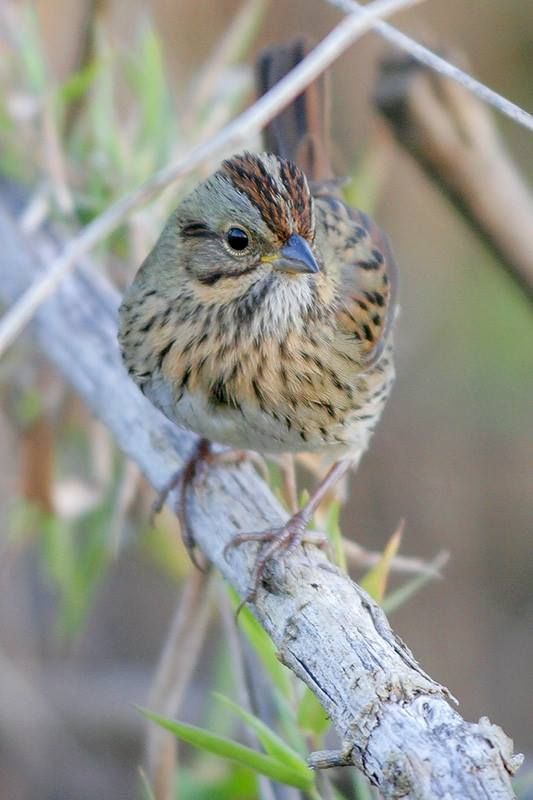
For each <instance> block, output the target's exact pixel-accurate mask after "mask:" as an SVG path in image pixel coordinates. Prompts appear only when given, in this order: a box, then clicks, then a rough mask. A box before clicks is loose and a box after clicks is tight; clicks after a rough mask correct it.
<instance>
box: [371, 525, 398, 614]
mask: <svg viewBox="0 0 533 800" xmlns="http://www.w3.org/2000/svg"><path fill="white" fill-rule="evenodd" d="M403 528H404V524H403V522H401V523H400V525H399V527H398V529H397V530H396V531H395V532H394V533H393V534H392V536H391V537H390V539H389V541H388V542H387V545H386V547H385V549H384V551H383V555H382V557H381V559H380V560H379V562H378V563H377V564H376V566H375V567H373V568H372V569H371V570H370V571H369V572H367V574H366V575H365V577H364V578H363V580H362V581H361V586H362V587H363V589H365V590H366V591H367V592H368V594H369V595H370V596H371V597H373V598H374V600H375V601H376V602H377V603H381V601H382V600H383V597H384V596H385V589H386V587H387V580H388V578H389V573H390V568H391V563H392V560H393V558H394V556H395V555H396V553H397V552H398V548H399V547H400V542H401V540H402V533H403Z"/></svg>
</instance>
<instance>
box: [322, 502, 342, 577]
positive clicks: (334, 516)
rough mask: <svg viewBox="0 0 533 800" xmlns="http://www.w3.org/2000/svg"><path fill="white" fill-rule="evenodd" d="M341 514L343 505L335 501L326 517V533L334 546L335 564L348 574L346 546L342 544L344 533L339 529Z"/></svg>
mask: <svg viewBox="0 0 533 800" xmlns="http://www.w3.org/2000/svg"><path fill="white" fill-rule="evenodd" d="M340 512H341V503H340V501H339V500H333V502H332V503H330V506H329V508H328V514H327V517H326V533H327V534H328V538H329V540H330V542H331V544H332V546H333V553H334V559H335V562H336V563H337V564H338V565H339V567H340V568H341V569H342V571H343V572H347V566H346V556H345V554H344V545H343V543H342V533H341V529H340V527H339V517H340Z"/></svg>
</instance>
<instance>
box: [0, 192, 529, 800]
mask: <svg viewBox="0 0 533 800" xmlns="http://www.w3.org/2000/svg"><path fill="white" fill-rule="evenodd" d="M0 198H1V189H0ZM0 241H2V250H1V254H0V297H2V298H3V300H4V301H5V302H6V303H8V304H10V303H13V302H15V301H16V299H17V298H18V297H19V296H20V295H21V294H22V293H23V292H24V291H25V289H26V288H27V286H28V285H29V284H30V283H31V282H32V281H33V280H34V279H35V278H36V277H37V276H38V275H39V274H40V273H41V272H42V270H43V268H44V265H45V264H49V263H50V262H51V261H53V259H54V258H55V257H56V254H57V251H58V250H59V249H61V244H62V243H60V242H59V241H58V240H57V239H53V238H52V236H51V235H49V234H47V235H44V234H40V235H39V236H38V237H37V238H35V239H34V240H33V242H32V244H31V245H30V243H29V242H28V241H27V240H25V239H24V237H23V236H22V235H21V234H20V232H19V230H18V229H17V226H16V224H15V222H14V220H13V218H12V217H11V216H10V215H9V214H8V213H7V212H6V211H5V210H2V209H1V207H0ZM117 305H118V296H117V293H116V291H114V290H113V289H112V288H111V287H110V286H109V285H108V284H107V283H106V282H105V281H104V280H103V279H102V278H101V277H99V276H98V275H97V273H96V272H95V271H91V270H90V269H88V268H80V269H79V270H78V271H77V272H76V273H74V274H72V275H70V276H68V277H67V278H66V279H65V280H64V281H63V283H62V284H61V286H60V287H59V288H58V290H57V292H56V293H55V294H54V295H53V296H52V297H50V298H49V299H48V300H47V301H46V302H45V303H44V304H43V305H42V306H41V307H40V308H39V310H38V312H37V314H36V315H35V318H34V321H33V330H34V333H35V335H36V340H37V342H38V344H39V346H40V348H41V349H42V351H43V352H44V353H45V354H46V355H47V356H48V357H49V358H50V359H51V360H52V361H53V362H54V364H55V365H56V367H57V368H58V369H59V370H60V372H61V373H62V374H63V375H64V376H65V378H66V379H67V380H68V381H69V382H70V383H71V384H72V386H73V387H74V388H75V389H76V390H77V391H78V392H79V394H80V395H81V397H82V398H83V399H84V400H85V402H86V403H87V405H88V406H89V407H90V408H91V409H92V411H93V412H94V413H95V414H96V415H97V416H98V417H99V418H100V419H101V420H102V421H103V422H104V424H105V425H107V426H108V428H109V429H110V431H111V432H112V433H113V435H114V437H115V439H116V441H117V443H118V445H119V446H120V447H121V448H122V449H123V450H124V451H125V452H126V453H127V454H128V456H129V457H130V458H132V459H134V460H135V461H136V462H137V464H138V465H139V467H140V468H141V470H142V471H143V473H144V474H145V476H146V477H147V479H148V480H149V481H150V483H151V484H152V485H153V486H154V487H155V488H156V489H160V488H161V487H162V486H163V485H164V484H165V481H166V480H167V479H168V477H169V475H170V474H171V473H173V472H174V471H175V470H176V469H177V468H178V467H179V466H180V465H181V464H182V463H183V460H184V458H185V457H186V456H187V455H188V454H189V453H190V451H191V447H192V445H193V441H194V437H193V436H192V435H190V434H188V433H185V432H182V431H180V430H179V429H178V428H176V427H175V426H174V425H172V424H171V423H170V422H169V421H167V420H166V419H165V418H164V417H163V416H162V415H161V414H160V413H159V412H158V411H157V410H156V409H155V408H153V407H152V406H151V405H150V403H149V402H148V401H147V400H146V399H145V398H144V397H143V396H142V394H141V393H140V392H139V391H138V390H137V389H136V387H135V386H134V385H133V383H132V382H131V381H130V380H129V379H128V377H127V376H126V374H125V371H124V370H123V368H122V365H121V362H120V356H119V352H118V347H117V343H116V309H117ZM189 510H190V515H191V519H192V521H193V525H194V530H195V534H196V538H197V542H198V544H199V546H200V548H201V549H202V550H203V552H204V553H205V554H206V555H207V556H208V557H209V559H210V560H211V561H212V562H213V563H214V564H215V566H216V567H217V568H218V569H219V570H220V571H221V572H222V573H223V575H224V577H225V578H226V579H227V580H228V581H229V582H230V583H231V584H232V585H233V586H234V587H235V588H236V589H237V591H238V592H239V593H240V594H241V595H242V594H244V593H245V592H246V591H247V589H248V586H249V584H250V579H251V573H252V567H253V562H254V556H255V547H256V545H255V544H252V543H251V544H249V545H243V546H242V547H238V548H234V549H233V550H231V551H230V553H229V554H228V558H227V559H226V558H225V557H224V552H223V551H224V546H225V544H226V543H227V542H228V541H229V539H230V537H232V536H233V535H234V534H235V533H237V532H239V531H247V530H258V529H262V528H265V527H267V526H272V525H279V524H280V523H282V522H283V521H285V519H286V517H287V515H286V513H285V512H284V511H283V509H282V508H281V507H280V505H279V504H278V503H277V501H276V500H275V498H274V497H273V495H272V493H271V492H270V490H269V489H268V487H267V486H266V484H265V483H264V482H262V481H261V480H260V479H259V477H258V476H257V475H256V474H255V473H254V471H253V469H252V468H251V467H250V466H248V465H241V466H239V467H229V466H214V467H213V468H212V469H211V470H210V471H209V474H208V476H207V478H206V481H205V484H204V485H203V487H201V488H200V489H199V490H198V491H197V492H196V493H195V494H193V495H191V497H190V508H189ZM254 611H255V613H256V615H257V617H258V619H259V620H260V622H261V623H262V624H263V625H264V627H265V629H266V630H267V631H268V633H269V634H270V636H271V637H272V639H273V641H274V643H275V644H276V646H277V648H278V650H279V656H280V659H281V660H282V661H283V662H284V663H285V664H286V665H287V666H288V667H289V668H290V669H292V671H293V672H294V673H295V674H296V675H297V676H298V677H300V678H301V679H302V680H303V681H304V682H305V683H306V684H307V685H308V686H309V687H310V688H311V689H312V691H313V692H314V693H315V694H316V696H317V697H318V698H319V700H320V701H321V702H322V704H323V705H324V708H325V709H326V711H327V713H328V714H329V716H330V718H331V720H332V722H333V724H334V726H335V728H336V730H337V731H338V733H339V735H340V737H341V740H342V752H341V753H340V754H334V755H333V756H332V755H331V754H326V755H324V754H321V756H320V758H321V759H322V760H321V764H322V765H328V764H329V765H331V764H333V763H346V764H354V765H356V766H357V767H359V768H360V769H361V770H362V771H363V772H364V773H365V774H366V775H367V776H368V778H369V779H370V780H371V781H372V783H373V784H375V785H376V786H378V787H379V790H380V792H381V794H382V796H383V797H384V798H398V797H404V798H411V799H412V800H414V798H423V799H424V798H425V799H427V800H429V798H431V799H432V800H435V799H437V800H438V798H457V799H459V798H461V800H469V799H471V800H474V799H476V800H477V799H478V798H479V800H481V798H483V800H486V798H487V797H490V798H492V800H509V798H512V797H513V796H514V795H513V792H512V789H511V785H510V775H511V774H512V773H513V772H514V771H515V770H516V769H517V767H518V765H519V763H520V759H519V758H518V757H516V756H513V755H512V743H511V741H510V740H509V739H508V738H507V737H506V736H505V734H504V733H503V732H502V731H501V730H500V729H499V728H497V727H496V726H494V725H491V724H490V723H489V722H488V720H486V719H482V720H480V722H479V723H476V724H474V723H468V722H465V721H464V720H463V719H462V718H461V717H460V716H459V714H458V713H457V712H456V711H455V710H454V709H452V708H451V706H450V705H449V703H448V697H449V696H448V693H447V691H446V690H445V689H444V688H443V687H441V686H440V685H439V684H438V683H436V682H435V681H434V680H433V679H432V678H430V677H429V676H428V675H426V674H425V672H424V671H423V670H422V669H421V668H420V667H419V666H418V664H417V662H416V660H415V659H414V657H413V656H412V654H411V653H410V651H409V650H408V649H407V647H406V646H405V645H404V644H403V643H402V642H401V641H400V640H399V639H398V637H397V636H396V635H395V634H394V633H393V631H392V630H391V628H390V626H389V624H388V622H387V620H386V618H385V616H384V614H383V612H382V611H381V609H380V608H379V607H378V606H377V605H376V604H375V603H374V602H373V601H372V600H371V599H370V597H369V596H368V595H367V594H366V593H365V592H364V591H363V590H362V589H361V588H360V587H359V586H357V585H356V584H355V583H353V582H352V581H351V580H350V579H349V578H348V577H347V576H346V575H343V574H341V573H340V572H339V571H338V570H337V569H336V568H335V567H334V566H333V565H332V564H331V563H330V562H329V561H328V560H327V558H326V557H325V555H324V554H323V553H322V552H321V551H319V550H317V549H316V548H313V547H308V548H305V549H303V548H302V549H301V550H298V551H297V552H295V553H294V554H292V555H291V556H290V557H289V558H287V559H285V560H284V561H283V562H277V563H276V564H273V565H272V568H271V569H270V570H269V571H268V572H267V574H266V575H265V581H264V585H263V586H262V587H261V588H260V590H259V592H258V596H257V601H256V605H255V608H254ZM452 635H453V634H452ZM312 763H313V762H312Z"/></svg>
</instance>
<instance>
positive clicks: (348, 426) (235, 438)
mask: <svg viewBox="0 0 533 800" xmlns="http://www.w3.org/2000/svg"><path fill="white" fill-rule="evenodd" d="M144 391H145V394H146V396H147V397H148V398H149V399H150V400H151V401H152V403H154V405H156V406H157V407H158V408H160V409H161V411H163V413H164V414H165V415H166V416H167V417H168V418H169V419H171V420H172V421H173V422H175V423H176V424H178V425H179V426H180V427H182V428H186V429H188V430H191V431H193V432H194V433H196V434H197V435H199V436H202V437H203V438H206V439H209V440H210V441H212V442H218V443H219V444H223V445H227V446H229V447H232V448H237V449H244V450H254V451H256V452H259V453H264V454H269V453H272V454H275V453H283V452H294V453H297V452H320V453H322V454H323V455H324V456H325V460H326V461H335V460H337V459H339V458H345V457H351V458H353V459H354V460H357V459H358V458H359V456H360V455H361V454H362V453H363V452H364V451H365V450H366V449H367V447H368V443H369V440H370V437H371V435H372V433H373V429H374V426H375V424H376V422H377V420H378V418H379V416H380V414H381V410H382V409H381V407H380V408H378V407H377V406H376V407H374V404H368V407H363V409H358V411H357V412H356V411H354V412H353V414H351V415H348V416H347V417H346V419H345V420H344V422H343V424H342V425H334V424H333V425H328V427H327V429H324V427H323V426H320V425H318V424H317V425H316V426H313V425H309V424H308V425H306V428H305V433H304V434H303V435H302V430H301V427H299V426H298V425H297V424H290V423H288V422H287V421H286V420H285V419H282V418H280V417H279V416H278V417H277V418H276V416H274V415H272V414H271V413H267V412H265V411H262V410H261V409H260V408H259V407H258V406H257V405H247V404H245V403H242V404H241V407H240V408H239V409H235V408H228V407H227V406H221V407H218V406H214V405H213V404H212V403H210V402H208V400H207V399H206V398H205V395H203V394H201V393H198V392H190V391H188V390H185V391H184V392H183V394H182V396H181V398H180V399H179V400H176V397H175V396H174V394H173V392H172V390H171V389H170V388H169V385H168V383H167V382H166V381H163V380H161V379H157V378H156V379H153V380H152V381H150V382H149V383H148V384H146V385H145V388H144ZM380 406H381V403H380ZM322 422H323V421H322ZM319 428H321V430H319Z"/></svg>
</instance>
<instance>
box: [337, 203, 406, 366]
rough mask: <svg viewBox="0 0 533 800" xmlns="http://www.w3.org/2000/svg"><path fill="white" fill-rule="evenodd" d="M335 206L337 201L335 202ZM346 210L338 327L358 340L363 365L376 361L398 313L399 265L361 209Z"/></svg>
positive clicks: (385, 240) (371, 221)
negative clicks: (347, 217) (363, 360)
mask: <svg viewBox="0 0 533 800" xmlns="http://www.w3.org/2000/svg"><path fill="white" fill-rule="evenodd" d="M336 203H337V208H338V204H339V201H338V200H337V201H336ZM344 208H345V210H346V211H347V213H348V216H349V221H348V220H346V230H345V232H344V236H345V245H344V247H343V251H342V253H341V254H339V255H340V257H341V259H342V266H341V286H342V305H341V307H340V309H339V311H338V314H337V319H338V322H339V326H340V327H341V328H342V329H343V331H346V332H348V333H350V334H353V335H354V336H355V337H356V338H357V339H358V340H359V341H360V343H361V350H362V352H363V354H364V356H365V363H366V366H368V367H372V366H374V365H375V364H377V362H378V361H379V359H380V357H381V355H382V353H383V350H384V347H385V345H386V343H387V341H388V339H389V333H390V331H391V328H392V324H393V322H394V319H395V317H396V313H397V289H398V267H397V264H396V260H395V258H394V256H393V254H392V250H391V248H390V245H389V241H388V238H387V236H386V235H385V234H384V233H383V231H382V230H381V229H380V228H379V227H378V226H377V225H376V223H375V222H374V221H373V220H372V219H371V218H370V217H369V216H368V215H367V214H365V213H364V212H363V211H359V210H358V209H356V208H349V207H347V206H344Z"/></svg>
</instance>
